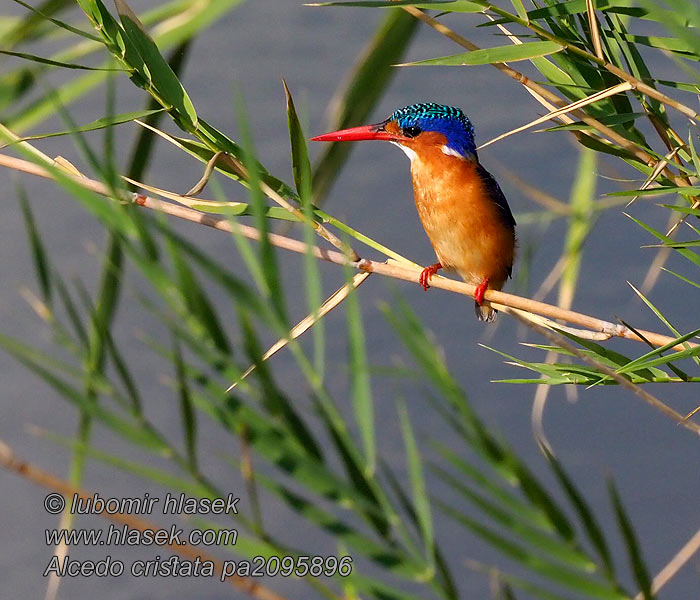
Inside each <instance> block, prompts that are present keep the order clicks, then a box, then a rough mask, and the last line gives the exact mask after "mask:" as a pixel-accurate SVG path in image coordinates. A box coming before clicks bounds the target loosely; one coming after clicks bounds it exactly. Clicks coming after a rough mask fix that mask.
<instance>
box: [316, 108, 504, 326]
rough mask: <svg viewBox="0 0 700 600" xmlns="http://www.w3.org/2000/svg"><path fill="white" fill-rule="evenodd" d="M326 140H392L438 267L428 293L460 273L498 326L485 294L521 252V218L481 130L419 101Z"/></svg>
mask: <svg viewBox="0 0 700 600" xmlns="http://www.w3.org/2000/svg"><path fill="white" fill-rule="evenodd" d="M312 139H313V140H315V141H320V142H343V141H348V142H351V141H359V140H386V141H389V142H392V143H393V144H395V145H397V146H398V147H399V148H401V149H402V150H403V151H404V152H405V153H406V154H407V155H408V157H409V158H410V159H411V176H412V179H413V193H414V196H415V200H416V207H417V208H418V215H419V216H420V220H421V222H422V223H423V227H424V228H425V231H426V233H427V234H428V237H429V238H430V242H431V243H432V245H433V249H434V250H435V254H436V255H437V259H438V262H437V263H435V264H434V265H431V266H429V267H427V268H426V269H424V270H423V272H422V273H421V276H420V283H421V285H422V286H423V287H424V289H426V290H427V289H428V287H430V286H429V282H430V278H431V277H432V276H433V275H434V274H435V273H437V271H438V269H445V270H448V271H456V272H457V273H458V274H459V276H460V277H462V279H464V280H465V281H466V282H468V283H471V284H474V285H476V286H477V287H476V292H475V295H474V299H475V308H476V316H477V317H478V318H479V319H480V320H482V321H489V322H490V321H493V320H494V319H495V318H496V311H495V310H494V309H493V308H492V307H491V306H490V305H489V303H488V301H485V300H484V293H485V292H486V289H487V288H488V289H493V290H500V289H501V288H502V287H503V285H504V283H505V282H506V279H508V277H510V275H511V271H512V267H513V258H514V254H515V219H514V218H513V215H512V213H511V212H510V207H509V206H508V202H507V201H506V198H505V196H504V195H503V192H502V191H501V188H500V187H499V186H498V183H496V180H495V179H494V178H493V176H492V175H491V174H490V173H489V172H488V171H487V170H486V169H484V167H482V166H481V164H480V163H479V158H478V156H477V153H476V144H475V142H474V127H473V126H472V124H471V122H470V121H469V119H468V118H467V117H466V116H465V114H464V113H463V112H462V111H461V110H460V109H458V108H454V107H452V106H445V105H442V104H435V103H432V102H428V103H421V104H412V105H411V106H407V107H405V108H401V109H399V110H397V111H395V112H394V113H393V114H392V115H391V116H390V117H389V118H388V119H386V120H385V121H382V122H381V123H377V124H375V125H363V126H361V127H353V128H351V129H343V130H341V131H334V132H332V133H326V134H324V135H319V136H317V137H314V138H312Z"/></svg>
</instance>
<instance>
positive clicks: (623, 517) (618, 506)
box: [608, 480, 654, 600]
mask: <svg viewBox="0 0 700 600" xmlns="http://www.w3.org/2000/svg"><path fill="white" fill-rule="evenodd" d="M608 492H609V493H610V499H611V501H612V504H613V507H614V509H615V516H616V517H617V524H618V527H619V528H620V532H621V533H622V538H623V539H624V541H625V547H626V549H627V555H628V557H629V560H630V564H631V566H632V572H633V573H634V578H635V580H636V582H637V585H638V586H639V589H640V590H641V592H642V597H643V598H644V600H653V598H654V595H653V594H652V592H651V577H649V572H648V571H647V568H646V565H645V564H644V558H643V557H642V550H641V547H640V546H639V542H638V541H637V536H636V535H635V533H634V529H633V528H632V523H631V522H630V520H629V517H628V516H627V511H625V508H624V506H623V505H622V501H621V500H620V495H619V494H618V492H617V488H616V487H615V484H614V483H613V481H612V480H609V481H608Z"/></svg>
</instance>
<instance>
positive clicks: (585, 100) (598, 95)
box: [477, 81, 668, 170]
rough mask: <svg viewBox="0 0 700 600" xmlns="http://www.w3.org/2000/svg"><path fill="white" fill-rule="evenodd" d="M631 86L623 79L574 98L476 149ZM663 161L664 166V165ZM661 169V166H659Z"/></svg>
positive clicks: (629, 88) (621, 91)
mask: <svg viewBox="0 0 700 600" xmlns="http://www.w3.org/2000/svg"><path fill="white" fill-rule="evenodd" d="M631 89H632V86H631V85H630V84H629V83H628V82H626V81H624V82H622V83H618V84H617V85H614V86H612V87H610V88H607V89H605V90H601V91H600V92H596V93H595V94H591V95H590V96H587V97H586V98H581V99H580V100H576V102H572V103H570V104H567V105H566V106H562V107H561V108H558V109H556V110H554V111H552V112H550V113H547V114H546V115H543V116H541V117H539V118H537V119H535V120H534V121H530V122H529V123H527V124H525V125H521V126H520V127H516V128H515V129H511V130H510V131H506V132H505V133H502V134H501V135H499V136H496V137H495V138H493V139H491V140H489V141H488V142H486V143H484V144H481V145H480V146H479V147H478V148H477V150H481V149H482V148H485V147H486V146H490V145H491V144H493V143H495V142H498V141H500V140H502V139H503V138H507V137H509V136H511V135H513V134H515V133H519V132H521V131H524V130H525V129H529V128H530V127H534V126H535V125H539V124H540V123H544V122H545V121H549V120H552V119H556V118H558V117H560V116H562V115H564V114H566V113H573V112H575V111H576V110H577V109H580V108H583V107H584V106H588V105H589V104H593V103H594V102H598V101H599V100H603V99H605V98H609V97H610V96H614V95H616V94H620V93H623V92H626V91H628V90H631ZM666 164H668V163H665V164H664V167H665V166H666ZM661 170H663V167H662V168H661Z"/></svg>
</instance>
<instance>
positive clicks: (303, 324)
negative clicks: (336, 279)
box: [226, 273, 370, 393]
mask: <svg viewBox="0 0 700 600" xmlns="http://www.w3.org/2000/svg"><path fill="white" fill-rule="evenodd" d="M369 276H370V273H357V274H356V275H354V276H353V278H352V282H350V283H346V284H345V285H344V286H342V287H341V288H339V289H337V290H336V291H335V292H333V294H331V295H330V296H329V297H328V298H327V299H326V300H325V301H324V302H323V304H321V306H319V308H318V311H316V312H314V313H311V314H310V315H307V316H306V317H304V318H303V319H302V320H301V321H299V322H298V323H297V324H296V325H295V326H294V327H292V329H291V330H290V331H289V335H288V336H287V337H284V338H281V339H279V340H277V341H276V342H275V343H274V344H273V345H272V346H270V348H269V349H268V350H267V352H265V354H263V355H262V358H261V359H260V360H261V361H266V360H267V359H268V358H270V357H272V356H274V355H275V354H277V352H279V351H280V350H282V348H284V347H285V346H286V345H287V344H288V343H289V342H290V341H291V340H295V339H297V338H298V337H300V336H301V335H303V334H304V333H306V332H307V331H308V330H309V329H311V328H312V327H313V326H314V325H315V324H316V322H317V321H318V320H319V319H322V318H323V317H325V316H326V315H327V314H328V313H329V312H331V311H332V310H333V309H334V308H335V307H336V306H338V305H340V304H341V303H342V302H343V300H345V299H346V298H347V297H348V294H349V293H350V291H351V290H353V289H355V288H358V287H359V286H360V285H362V284H363V283H364V281H365V280H366V279H367V278H368V277H369ZM254 370H255V365H250V366H249V367H248V368H247V369H246V371H245V373H243V375H241V376H240V377H239V378H238V379H237V380H236V381H234V382H233V383H232V384H231V385H230V387H229V388H228V389H227V390H226V393H228V392H230V391H231V390H232V389H233V388H235V387H236V386H237V385H238V384H239V383H240V382H241V381H243V380H244V379H245V378H246V377H248V375H250V374H251V373H252V372H253V371H254Z"/></svg>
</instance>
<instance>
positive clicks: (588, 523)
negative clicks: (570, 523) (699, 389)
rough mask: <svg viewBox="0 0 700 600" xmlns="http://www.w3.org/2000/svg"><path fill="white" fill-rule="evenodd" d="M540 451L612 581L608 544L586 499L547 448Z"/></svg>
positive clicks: (612, 568)
mask: <svg viewBox="0 0 700 600" xmlns="http://www.w3.org/2000/svg"><path fill="white" fill-rule="evenodd" d="M541 449H542V451H543V452H544V454H545V456H546V457H547V462H548V463H549V466H550V467H551V468H552V471H553V472H554V475H555V476H556V478H557V480H558V481H559V484H560V486H561V488H562V490H563V491H564V493H565V494H566V496H567V497H568V499H569V502H571V505H572V506H573V507H574V510H576V513H577V514H578V516H579V520H580V522H581V525H582V526H583V530H584V531H585V532H586V535H587V536H588V539H589V540H590V542H591V545H592V546H593V547H594V548H595V550H596V552H597V553H598V556H599V557H600V559H601V561H602V563H603V568H604V570H605V573H606V575H607V576H608V577H609V578H610V579H611V580H612V579H614V576H615V566H614V564H613V560H612V554H611V553H610V549H609V548H608V544H607V542H606V541H605V535H604V534H603V530H602V528H601V527H600V524H599V523H598V520H597V519H596V517H595V514H594V513H593V511H591V509H590V507H589V505H588V503H587V502H586V499H585V498H584V497H583V495H582V494H581V492H580V491H579V490H578V488H577V487H576V485H575V483H574V482H573V480H572V479H571V478H570V477H569V475H568V474H567V472H566V471H565V470H564V467H563V466H562V464H561V463H560V462H559V460H558V459H557V458H556V456H554V454H552V453H551V452H550V450H549V448H548V447H547V446H541Z"/></svg>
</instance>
